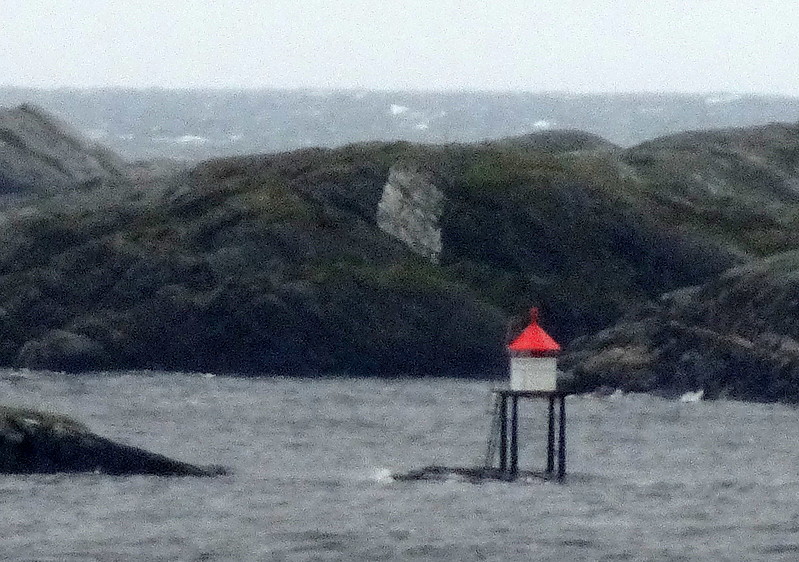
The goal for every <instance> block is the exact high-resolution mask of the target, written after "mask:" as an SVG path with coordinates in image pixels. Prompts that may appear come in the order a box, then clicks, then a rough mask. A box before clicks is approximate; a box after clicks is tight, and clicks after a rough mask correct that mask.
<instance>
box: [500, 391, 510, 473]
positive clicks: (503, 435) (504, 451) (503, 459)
mask: <svg viewBox="0 0 799 562" xmlns="http://www.w3.org/2000/svg"><path fill="white" fill-rule="evenodd" d="M499 469H500V470H501V471H502V472H505V471H506V470H508V397H507V396H505V395H504V394H503V395H502V396H501V397H500V402H499Z"/></svg>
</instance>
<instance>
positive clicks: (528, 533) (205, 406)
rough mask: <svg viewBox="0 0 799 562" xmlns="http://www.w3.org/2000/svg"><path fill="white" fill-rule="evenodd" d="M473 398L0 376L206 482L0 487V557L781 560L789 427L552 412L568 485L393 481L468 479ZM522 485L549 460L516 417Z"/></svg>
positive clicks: (180, 378) (343, 381) (644, 406)
mask: <svg viewBox="0 0 799 562" xmlns="http://www.w3.org/2000/svg"><path fill="white" fill-rule="evenodd" d="M490 388H491V383H489V382H485V381H482V382H480V381H478V382H475V381H461V380H449V379H437V378H430V379H422V380H366V379H348V378H340V379H322V380H313V379H292V378H283V377H275V378H257V379H252V378H231V377H221V376H212V375H187V374H178V373H124V374H102V375H97V374H92V375H81V376H74V375H73V376H70V375H63V374H47V373H36V372H20V371H3V372H0V391H2V394H3V396H4V402H5V403H8V404H13V405H20V406H28V407H34V408H45V409H48V410H53V411H57V412H61V413H64V414H67V415H70V416H73V417H75V418H77V419H79V420H80V421H83V422H84V423H86V424H87V425H89V426H90V427H91V428H92V429H93V430H94V431H96V432H97V433H100V434H102V435H104V436H107V437H110V438H112V439H115V440H118V441H121V442H124V443H126V444H130V445H136V446H140V447H144V448H147V449H149V450H152V451H155V452H159V453H163V454H166V455H169V456H171V457H175V458H178V459H181V460H185V461H190V462H196V463H218V464H223V465H225V466H227V467H229V468H230V469H231V470H232V471H233V472H232V475H230V476H226V477H221V478H160V477H145V476H141V477H138V476H137V477H112V476H106V475H102V474H82V475H43V476H9V475H6V476H0V559H11V560H59V561H62V560H63V561H84V560H103V561H116V560H120V561H123V560H198V561H199V560H457V561H466V560H714V561H715V560H764V559H768V560H796V559H797V558H799V448H798V447H797V438H796V435H797V433H798V431H797V430H799V412H798V411H797V410H796V409H795V408H793V407H789V406H783V405H763V404H747V403H740V402H724V401H719V402H701V401H700V402H689V403H684V402H680V401H668V400H663V399H659V398H654V397H649V396H643V395H636V396H630V395H627V396H620V395H615V396H613V397H605V398H600V397H590V396H573V397H570V398H569V399H568V400H567V407H568V408H567V414H568V432H567V437H568V453H569V456H568V462H569V465H568V468H569V475H568V477H567V480H566V482H565V483H564V484H557V483H555V482H538V481H535V482H517V483H496V482H495V483H484V484H469V483H466V482H463V481H459V480H457V479H455V480H450V481H445V482H395V481H393V480H392V479H391V474H392V473H394V472H401V471H407V470H411V469H414V468H420V467H423V466H426V465H431V464H438V465H449V466H474V465H479V464H481V463H482V462H483V456H484V450H485V442H486V436H487V431H488V428H489V425H490V419H489V415H488V412H489V410H490V398H489V390H490ZM521 414H522V418H521V424H520V432H521V436H522V437H521V439H522V449H521V460H520V464H521V466H522V468H529V469H533V470H537V469H541V468H543V465H544V464H545V462H546V459H545V454H546V453H545V452H546V404H545V403H544V402H523V406H522V411H521Z"/></svg>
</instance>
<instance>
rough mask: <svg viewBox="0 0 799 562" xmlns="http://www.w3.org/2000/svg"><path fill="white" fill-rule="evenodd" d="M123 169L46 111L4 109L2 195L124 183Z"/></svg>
mask: <svg viewBox="0 0 799 562" xmlns="http://www.w3.org/2000/svg"><path fill="white" fill-rule="evenodd" d="M124 166H125V165H124V163H123V162H122V161H121V160H120V159H119V158H118V157H116V156H115V155H113V154H112V153H111V152H110V151H108V150H105V149H103V148H100V147H97V146H91V145H89V144H88V143H87V142H86V141H84V140H83V139H82V138H81V137H80V136H79V135H78V134H77V133H76V132H74V131H72V130H71V129H70V127H69V126H68V125H66V124H65V123H62V122H61V121H59V120H58V119H57V118H56V117H54V116H52V115H49V114H47V113H46V112H44V111H43V110H42V109H39V108H37V107H34V106H31V105H22V106H20V107H17V108H14V109H3V108H0V196H2V195H25V194H29V193H35V194H56V193H62V192H64V191H65V190H70V189H75V188H88V187H97V186H100V185H103V184H104V183H108V182H112V181H121V180H123V179H124V178H125V170H124Z"/></svg>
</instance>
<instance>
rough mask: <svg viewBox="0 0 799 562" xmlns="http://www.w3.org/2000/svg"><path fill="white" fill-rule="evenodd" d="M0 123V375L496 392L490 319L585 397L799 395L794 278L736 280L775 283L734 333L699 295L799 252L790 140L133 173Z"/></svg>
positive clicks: (242, 162) (798, 147) (60, 136)
mask: <svg viewBox="0 0 799 562" xmlns="http://www.w3.org/2000/svg"><path fill="white" fill-rule="evenodd" d="M3 115H4V116H5V117H3V116H0V117H2V118H0V129H3V127H6V129H7V130H6V129H4V130H6V133H7V134H5V133H4V135H5V136H4V137H3V138H11V137H12V136H13V143H12V144H13V146H12V145H11V144H9V143H5V144H3V142H4V141H3V142H0V152H2V151H5V152H3V154H4V155H5V156H3V157H4V158H7V159H8V158H12V159H13V161H14V162H17V163H18V164H19V163H20V162H22V163H24V164H25V166H22V165H21V164H20V165H16V164H15V166H11V165H8V166H6V167H5V168H4V169H3V170H2V174H3V178H4V179H3V182H2V184H3V188H4V190H5V191H4V192H3V194H0V195H2V196H3V197H4V199H3V202H4V207H3V210H2V212H1V213H0V237H2V239H3V245H2V246H0V319H1V320H2V323H1V324H0V365H2V366H16V367H29V368H37V369H53V370H62V371H68V372H75V373H79V372H85V371H101V370H111V369H160V370H184V371H200V372H216V373H236V374H244V375H262V374H273V373H291V374H297V375H304V376H314V375H320V374H325V373H351V374H353V375H358V376H397V375H410V376H414V375H424V374H427V373H430V372H434V373H440V374H442V375H449V376H472V375H475V374H477V375H479V376H486V375H500V374H501V373H503V372H504V370H505V368H506V364H505V362H506V357H505V352H504V343H505V340H506V338H507V326H508V324H512V323H513V321H514V319H515V318H517V317H518V316H521V315H524V313H525V311H526V310H527V309H528V308H529V307H530V306H531V305H539V306H540V307H541V309H542V319H543V320H542V321H543V324H544V327H545V329H546V330H547V331H548V332H549V333H551V334H552V335H553V336H554V337H555V338H556V339H557V340H558V341H559V342H561V343H562V344H563V345H564V347H565V351H566V353H565V355H564V358H563V361H562V365H561V367H562V368H563V369H564V370H565V371H566V372H567V374H568V376H569V379H570V380H572V382H573V384H575V385H576V388H579V389H581V390H591V389H592V388H597V387H600V386H603V385H611V386H616V387H619V388H622V389H628V390H646V391H668V392H675V393H678V392H681V391H684V390H697V389H698V388H699V387H701V388H703V389H706V393H707V396H708V397H711V398H712V397H717V396H718V397H723V396H730V397H735V398H743V399H751V400H768V401H774V400H777V401H787V402H794V401H799V377H797V376H795V375H794V374H793V373H794V367H793V365H794V364H795V363H794V362H793V361H794V360H793V359H792V353H793V352H792V351H791V350H792V349H793V346H794V345H799V344H796V343H795V342H796V341H797V339H796V338H797V337H799V334H797V331H796V330H795V329H794V326H793V324H792V323H791V322H784V321H782V320H781V318H785V317H790V314H791V313H790V311H791V310H793V307H794V304H793V303H794V302H795V301H796V300H799V297H796V295H797V294H798V292H799V291H798V290H797V288H796V287H795V286H794V285H793V284H792V283H788V282H787V281H786V282H781V281H780V279H783V280H787V279H792V277H793V276H794V275H795V274H796V273H795V272H796V271H799V264H797V263H794V261H792V260H791V259H789V258H785V259H783V260H782V261H781V262H780V263H781V264H782V265H781V266H780V267H779V268H776V269H774V268H771V269H770V268H769V267H762V268H761V270H760V271H761V273H760V274H758V275H760V277H757V276H755V277H752V278H751V281H748V283H750V284H752V286H762V287H769V286H771V287H773V291H772V292H770V293H757V291H754V292H751V297H752V299H753V300H752V302H754V303H756V305H755V306H751V307H748V308H746V309H745V310H746V313H745V316H746V318H747V319H748V322H749V325H750V326H751V327H752V329H751V330H749V331H745V330H744V331H742V330H741V327H740V326H739V325H737V324H736V323H735V322H734V321H728V320H725V319H724V318H728V317H730V314H731V311H734V310H735V306H734V303H733V302H732V301H729V302H728V301H725V300H724V297H723V295H724V294H725V293H723V291H721V292H719V291H716V292H714V290H713V289H712V288H714V287H715V288H719V287H722V288H723V285H724V283H725V282H726V281H725V280H729V279H731V277H729V276H730V275H734V274H731V273H728V272H734V271H739V270H737V269H735V268H736V267H750V266H751V267H752V268H755V269H757V268H758V267H760V266H759V265H758V264H761V263H769V262H762V261H760V260H763V259H764V258H766V257H768V256H774V258H772V259H776V260H778V261H779V258H778V256H780V255H790V252H791V251H792V250H794V249H796V248H799V222H797V221H799V218H797V217H799V191H797V189H796V185H799V172H797V170H799V127H797V126H795V125H782V124H774V125H768V126H761V127H752V128H748V129H730V130H721V131H707V132H693V133H684V134H680V135H674V136H671V137H664V138H661V139H657V140H654V141H650V142H647V143H643V144H641V145H639V146H636V147H632V148H629V149H622V148H619V147H614V146H612V145H610V144H609V143H606V142H603V141H602V140H601V139H597V138H595V137H592V136H586V135H585V134H582V133H579V132H574V131H548V132H546V133H540V134H536V135H528V136H523V137H515V138H511V139H506V140H504V141H501V142H487V143H480V144H473V145H442V146H435V145H414V144H409V143H402V142H399V143H378V142H376V143H365V144H358V145H351V146H347V147H343V148H340V149H303V150H298V151H294V152H289V153H282V154H275V155H256V156H241V157H233V158H225V159H216V160H209V161H207V162H204V163H202V164H199V165H197V166H195V167H193V168H191V169H189V170H186V169H185V168H181V167H176V168H175V169H174V170H170V169H169V167H168V166H167V167H166V168H164V169H163V170H162V171H161V172H158V173H155V172H153V173H151V174H149V175H148V174H145V175H144V176H142V175H141V174H140V173H138V172H135V171H134V170H133V168H129V169H128V170H127V172H126V171H125V169H122V170H121V171H120V168H119V165H118V162H117V161H116V160H114V159H112V158H110V157H107V158H106V157H105V156H102V155H103V154H105V153H104V152H103V151H99V152H98V150H97V149H95V148H92V147H89V146H88V145H87V143H85V142H84V141H82V140H81V139H76V138H75V137H74V134H73V133H72V132H70V131H68V130H67V129H66V128H65V127H63V126H60V125H59V126H55V125H54V126H49V125H48V124H47V116H46V114H44V113H42V112H41V111H40V110H36V109H35V108H34V109H31V108H22V109H18V110H7V112H6V113H5V114H3ZM4 119H5V120H6V121H8V122H10V123H12V125H13V126H12V125H4V124H3V123H4V122H5V121H4ZM26 120H30V121H31V124H30V127H19V122H26ZM26 134H27V135H33V137H32V138H28V137H26ZM48 135H49V136H48ZM42 136H44V137H45V138H44V140H46V141H47V142H46V143H44V144H42ZM42 146H46V147H50V148H48V149H47V150H48V151H49V152H47V153H46V154H45V156H46V157H44V158H43V157H42V155H43V154H44V152H43V150H44V149H43V148H42ZM54 147H55V148H54ZM56 148H57V150H56ZM2 161H3V160H2V159H0V163H2ZM9 161H10V160H9ZM0 167H2V166H0ZM28 169H33V170H38V172H37V173H36V174H29V173H27V172H25V173H23V172H20V170H23V171H24V170H28ZM136 169H137V170H139V171H141V169H142V166H141V164H140V165H138V168H136ZM159 169H160V168H159ZM37 174H38V175H37ZM145 176H146V177H145ZM36 177H39V178H44V177H58V178H59V179H58V182H55V183H53V182H50V183H48V184H47V185H43V184H42V183H41V182H37V181H28V180H30V179H31V178H34V179H35V178H36ZM725 276H727V277H725ZM747 279H749V278H747ZM772 281H773V283H771V282H772ZM770 283H771V284H770ZM691 287H694V288H693V289H692V288H691ZM686 295H688V296H686ZM691 295H693V296H691ZM683 301H685V304H684V305H681V304H678V303H680V302H683ZM778 303H779V304H778ZM777 307H780V308H779V310H777ZM696 311H704V313H703V314H704V315H701V314H700V315H697V313H696ZM783 311H785V312H783ZM742 340H744V341H745V342H750V343H751V345H750V344H746V343H744V344H741V345H739V344H740V342H741V341H742Z"/></svg>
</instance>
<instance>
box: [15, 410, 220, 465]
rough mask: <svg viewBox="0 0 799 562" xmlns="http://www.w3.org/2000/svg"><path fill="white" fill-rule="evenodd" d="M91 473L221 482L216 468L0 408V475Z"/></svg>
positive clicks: (70, 423)
mask: <svg viewBox="0 0 799 562" xmlns="http://www.w3.org/2000/svg"><path fill="white" fill-rule="evenodd" d="M71 472H93V473H101V474H109V475H113V476H130V475H135V474H141V475H151V476H221V475H224V474H227V473H228V471H227V469H225V468H224V467H221V466H198V465H193V464H189V463H185V462H181V461H176V460H173V459H170V458H168V457H165V456H163V455H159V454H155V453H151V452H149V451H146V450H144V449H139V448H137V447H131V446H128V445H122V444H119V443H115V442H113V441H111V440H109V439H106V438H104V437H100V436H99V435H96V434H94V433H92V432H91V431H89V429H88V428H87V427H86V426H84V425H83V424H81V423H79V422H76V421H74V420H72V419H70V418H68V417H65V416H62V415H58V414H50V413H45V412H38V411H35V410H29V409H22V408H12V407H8V406H2V407H0V473H3V474H53V473H71Z"/></svg>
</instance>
